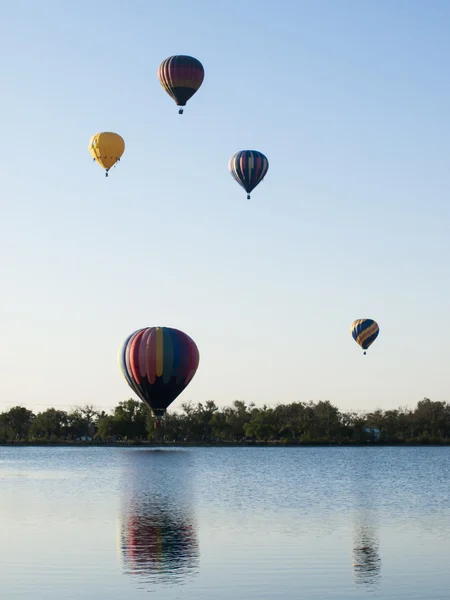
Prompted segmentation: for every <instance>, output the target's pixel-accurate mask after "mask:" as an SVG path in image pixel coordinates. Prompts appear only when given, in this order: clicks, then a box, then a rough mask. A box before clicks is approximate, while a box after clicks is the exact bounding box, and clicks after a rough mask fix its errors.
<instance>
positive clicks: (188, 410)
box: [0, 398, 450, 445]
mask: <svg viewBox="0 0 450 600" xmlns="http://www.w3.org/2000/svg"><path fill="white" fill-rule="evenodd" d="M0 443H2V444H12V443H13V444H17V443H19V444H20V443H22V444H58V443H59V444H89V445H108V444H111V445H113V444H114V445H136V444H142V445H144V444H145V445H146V444H149V445H155V444H180V445H184V444H192V445H195V444H211V445H236V444H245V445H252V444H270V445H330V444H332V445H367V444H373V445H383V444H441V445H444V444H450V405H449V404H447V402H433V401H432V400H430V399H429V398H424V399H423V400H421V401H420V402H418V404H417V406H416V407H415V408H414V409H409V408H398V409H394V410H375V411H373V412H367V413H361V412H341V411H339V409H338V408H337V407H336V406H333V404H331V403H330V402H328V401H319V402H308V403H303V402H294V403H292V404H278V405H277V406H275V407H268V406H261V407H257V406H255V405H254V404H246V403H245V402H243V401H241V400H235V401H234V402H233V404H232V406H227V407H224V408H219V407H217V406H216V404H215V402H214V401H213V400H210V401H208V402H206V403H204V404H202V403H198V404H186V403H185V404H183V405H182V406H181V410H180V411H170V412H168V413H167V415H166V417H165V418H164V420H163V422H162V423H161V424H160V425H159V427H157V428H155V421H154V419H153V417H152V415H151V413H150V411H149V410H148V409H147V407H146V406H145V405H144V404H143V403H142V402H140V401H136V400H132V399H129V400H125V401H124V402H120V403H119V404H118V405H117V406H116V407H115V408H114V410H113V411H112V412H111V413H107V412H105V411H98V410H96V409H95V407H94V406H90V405H85V406H83V407H81V406H80V407H77V408H74V409H72V410H70V411H64V410H58V409H56V408H48V409H47V410H44V411H42V412H39V413H37V414H35V413H34V412H33V411H31V410H29V409H27V408H25V407H23V406H15V407H13V408H11V409H9V410H7V411H5V412H3V413H0Z"/></svg>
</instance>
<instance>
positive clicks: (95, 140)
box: [89, 131, 125, 177]
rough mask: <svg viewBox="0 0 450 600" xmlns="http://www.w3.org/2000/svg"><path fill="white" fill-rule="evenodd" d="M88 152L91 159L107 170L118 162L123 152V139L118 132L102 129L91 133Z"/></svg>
mask: <svg viewBox="0 0 450 600" xmlns="http://www.w3.org/2000/svg"><path fill="white" fill-rule="evenodd" d="M89 152H90V153H91V155H92V157H93V159H94V160H95V161H96V162H98V164H99V165H100V166H101V167H103V169H105V170H106V173H105V175H106V177H108V171H109V170H110V168H111V167H113V166H114V165H115V164H116V162H118V161H119V160H120V158H121V156H122V154H123V153H124V152H125V141H124V139H123V138H122V137H121V136H120V135H119V134H118V133H112V132H110V131H102V132H101V133H96V134H95V135H93V136H92V137H91V139H90V141H89Z"/></svg>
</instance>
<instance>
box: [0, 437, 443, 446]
mask: <svg viewBox="0 0 450 600" xmlns="http://www.w3.org/2000/svg"><path fill="white" fill-rule="evenodd" d="M18 446H30V447H40V446H42V447H66V448H93V447H99V448H106V447H109V448H160V447H170V448H196V447H197V448H239V447H244V448H265V447H267V448H314V447H316V448H317V447H323V448H332V447H337V448H365V447H367V446H370V447H375V448H385V447H390V448H393V447H401V448H404V447H418V446H420V447H422V446H424V447H426V446H433V447H447V446H450V439H449V440H445V439H444V440H442V442H440V443H438V442H418V441H417V442H368V441H366V442H362V443H357V442H355V443H352V442H145V441H129V442H127V441H124V442H100V441H91V442H89V441H79V442H69V441H55V442H49V441H42V442H0V448H1V447H18Z"/></svg>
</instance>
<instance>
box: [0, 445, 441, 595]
mask: <svg viewBox="0 0 450 600" xmlns="http://www.w3.org/2000/svg"><path fill="white" fill-rule="evenodd" d="M449 473H450V448H432V447H428V448H427V447H421V448H286V449H278V448H183V449H175V448H164V449H159V450H158V449H151V450H149V449H121V448H31V447H28V448H27V447H22V448H12V447H8V448H0V526H1V529H0V532H1V544H0V597H1V598H5V600H6V599H8V600H9V599H14V598H20V599H30V600H31V599H33V600H41V599H42V600H61V599H64V600H72V599H78V598H87V599H89V600H91V599H92V600H93V599H105V600H106V599H108V600H115V599H117V600H119V599H121V600H122V599H123V598H126V599H127V600H138V599H142V598H148V597H149V594H153V597H154V598H158V600H172V599H176V598H182V599H183V600H202V599H208V600H210V599H214V600H225V599H227V600H241V599H242V600H244V599H245V600H263V599H266V598H267V599H271V600H275V599H281V598H283V599H286V600H291V599H292V600H294V599H295V600H298V599H300V598H305V599H308V600H318V599H320V600H334V599H363V598H383V599H386V600H388V599H392V600H394V599H395V600H403V599H405V600H406V599H408V600H414V599H419V598H420V600H423V599H424V598H431V599H432V600H440V599H444V598H445V600H448V598H449V597H450V565H449V557H450V497H449V490H450V484H449Z"/></svg>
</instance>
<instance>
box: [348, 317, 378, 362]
mask: <svg viewBox="0 0 450 600" xmlns="http://www.w3.org/2000/svg"><path fill="white" fill-rule="evenodd" d="M350 331H351V334H352V336H353V339H354V340H355V342H356V343H357V344H359V345H360V346H361V348H362V349H363V350H367V348H368V347H369V346H370V345H371V344H373V343H374V341H375V340H376V339H377V337H378V334H379V333H380V328H379V327H378V324H377V323H376V321H374V320H373V319H357V320H356V321H353V323H352V325H351V327H350ZM364 354H365V352H364Z"/></svg>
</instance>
